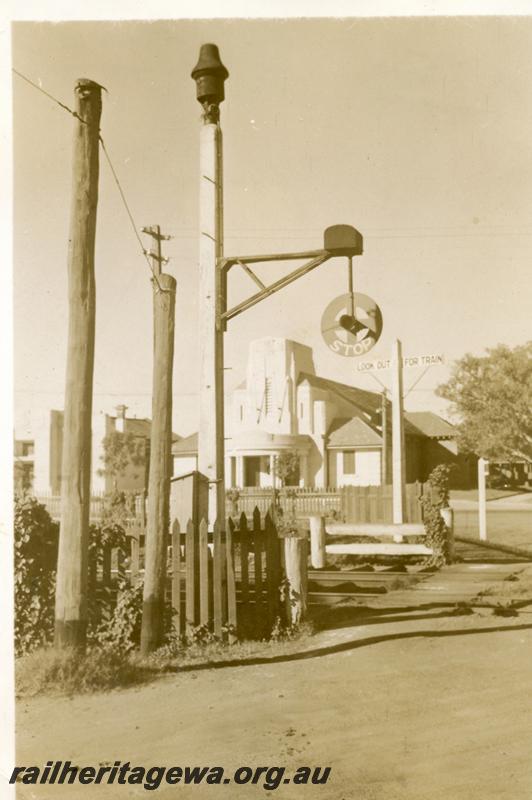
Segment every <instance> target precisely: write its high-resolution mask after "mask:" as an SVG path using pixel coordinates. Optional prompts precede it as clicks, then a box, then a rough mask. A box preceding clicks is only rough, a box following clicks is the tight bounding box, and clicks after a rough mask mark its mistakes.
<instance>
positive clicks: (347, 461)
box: [343, 450, 356, 475]
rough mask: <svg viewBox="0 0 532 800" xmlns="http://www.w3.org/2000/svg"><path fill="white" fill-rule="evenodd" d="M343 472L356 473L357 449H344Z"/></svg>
mask: <svg viewBox="0 0 532 800" xmlns="http://www.w3.org/2000/svg"><path fill="white" fill-rule="evenodd" d="M343 462H344V463H343V473H344V475H354V474H355V472H356V465H355V451H354V450H344V452H343Z"/></svg>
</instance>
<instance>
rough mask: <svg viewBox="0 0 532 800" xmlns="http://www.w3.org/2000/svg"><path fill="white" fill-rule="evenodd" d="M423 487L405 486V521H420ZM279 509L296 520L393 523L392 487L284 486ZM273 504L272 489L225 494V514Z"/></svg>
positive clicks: (279, 500) (279, 499) (235, 491)
mask: <svg viewBox="0 0 532 800" xmlns="http://www.w3.org/2000/svg"><path fill="white" fill-rule="evenodd" d="M424 491H426V486H424V484H422V483H420V482H419V481H418V482H416V483H409V484H407V486H406V509H405V516H406V519H405V522H422V514H421V503H420V497H421V496H422V495H423V492H424ZM277 501H278V503H279V505H280V506H281V508H282V509H283V510H284V511H285V512H288V513H290V515H295V516H297V517H299V518H302V517H308V516H315V515H318V516H326V517H332V518H335V519H337V520H340V521H342V522H353V523H358V522H368V523H371V522H387V523H388V522H392V520H393V510H392V506H393V501H392V487H391V485H387V486H343V487H341V488H337V489H334V488H333V489H314V488H308V487H299V486H297V487H287V488H285V489H281V490H280V491H279V492H278V496H277ZM274 502H275V495H274V491H273V489H271V488H256V487H250V488H244V489H237V490H231V492H229V493H228V500H227V509H228V513H230V514H233V515H234V514H235V513H245V514H248V515H250V514H252V513H253V509H254V508H255V507H257V508H259V510H260V511H261V513H262V514H265V513H266V512H267V511H269V509H270V508H271V507H272V505H273V504H274Z"/></svg>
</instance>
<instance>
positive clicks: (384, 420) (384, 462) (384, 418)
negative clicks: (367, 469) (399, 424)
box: [381, 389, 388, 486]
mask: <svg viewBox="0 0 532 800" xmlns="http://www.w3.org/2000/svg"><path fill="white" fill-rule="evenodd" d="M381 427H382V456H381V486H386V484H387V483H388V398H387V397H386V389H383V390H382V394H381Z"/></svg>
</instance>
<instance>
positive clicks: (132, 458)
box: [100, 431, 146, 491]
mask: <svg viewBox="0 0 532 800" xmlns="http://www.w3.org/2000/svg"><path fill="white" fill-rule="evenodd" d="M102 445H103V455H102V456H101V459H102V461H103V470H100V474H103V475H105V476H108V477H110V478H111V480H112V482H113V487H114V489H115V491H116V489H117V486H118V478H120V477H121V476H122V475H124V473H125V471H126V469H127V468H128V466H130V465H131V464H132V465H133V466H135V467H142V466H144V465H145V463H146V450H145V444H144V440H143V439H141V438H139V437H137V436H134V435H133V434H132V433H120V432H119V431H112V432H111V433H108V434H107V436H105V437H104V439H103V442H102Z"/></svg>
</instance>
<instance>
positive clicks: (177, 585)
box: [131, 520, 183, 635]
mask: <svg viewBox="0 0 532 800" xmlns="http://www.w3.org/2000/svg"><path fill="white" fill-rule="evenodd" d="M131 541H132V543H133V540H131ZM137 574H138V570H137ZM172 623H173V626H174V630H175V631H176V633H177V634H179V635H181V634H182V633H183V630H182V628H183V615H182V614H181V530H180V525H179V522H178V520H174V523H173V525H172Z"/></svg>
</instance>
